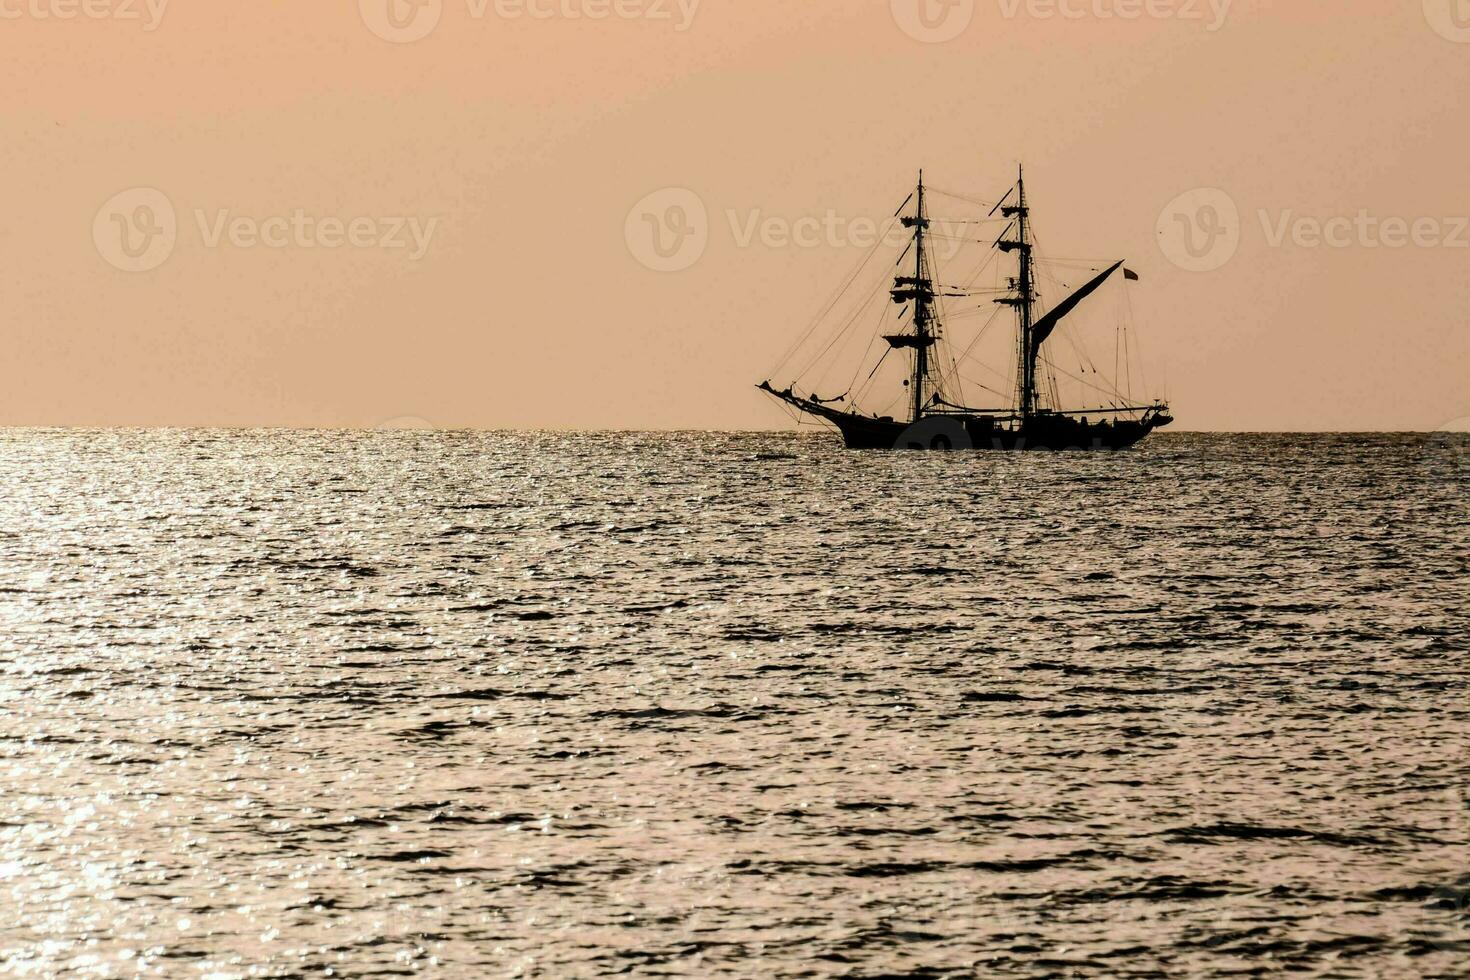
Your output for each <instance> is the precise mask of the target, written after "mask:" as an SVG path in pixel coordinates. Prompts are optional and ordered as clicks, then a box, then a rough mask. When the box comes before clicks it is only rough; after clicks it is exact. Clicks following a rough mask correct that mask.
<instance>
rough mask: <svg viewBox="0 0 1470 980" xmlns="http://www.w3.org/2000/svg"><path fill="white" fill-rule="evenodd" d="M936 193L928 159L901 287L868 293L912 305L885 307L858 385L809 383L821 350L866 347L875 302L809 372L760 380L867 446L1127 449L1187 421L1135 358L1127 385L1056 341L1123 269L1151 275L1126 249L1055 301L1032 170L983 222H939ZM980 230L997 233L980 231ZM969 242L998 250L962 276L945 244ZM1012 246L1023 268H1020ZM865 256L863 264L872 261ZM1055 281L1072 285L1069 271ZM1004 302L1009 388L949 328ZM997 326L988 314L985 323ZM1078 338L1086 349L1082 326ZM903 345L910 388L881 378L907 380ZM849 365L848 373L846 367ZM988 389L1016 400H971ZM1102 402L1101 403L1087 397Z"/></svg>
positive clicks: (903, 241)
mask: <svg viewBox="0 0 1470 980" xmlns="http://www.w3.org/2000/svg"><path fill="white" fill-rule="evenodd" d="M939 193H941V194H945V195H946V196H949V197H953V198H955V199H956V200H959V201H963V202H968V203H969V204H970V205H978V206H980V207H984V206H985V202H979V201H975V200H973V199H971V198H968V197H963V196H961V195H949V194H947V193H946V192H939ZM930 196H932V194H931V192H930V191H928V190H927V189H926V188H925V185H924V174H923V171H920V172H919V180H918V186H917V187H916V188H915V189H914V190H913V191H912V192H910V194H909V196H908V197H907V198H905V200H904V202H903V203H902V204H901V205H899V208H898V210H897V211H895V212H894V215H893V220H892V221H891V222H890V228H891V229H893V230H894V231H898V229H900V228H901V229H902V231H901V232H899V233H898V234H897V235H889V236H886V237H887V238H888V239H889V240H892V241H893V242H894V243H895V244H898V245H900V246H901V248H900V255H899V257H898V260H897V262H896V263H895V266H894V268H895V270H896V275H893V276H892V285H891V286H890V287H888V288H887V290H886V291H887V294H888V295H887V297H886V298H885V297H882V296H881V289H882V287H883V285H884V283H886V282H887V279H888V276H887V275H886V274H885V275H884V276H883V278H881V279H880V280H878V282H877V284H876V287H875V288H874V290H873V294H872V295H870V296H869V298H868V300H869V302H868V303H867V304H866V305H867V306H871V307H875V308H877V307H881V308H882V309H891V307H890V306H889V304H892V305H894V306H897V307H899V308H900V309H899V313H898V314H897V317H896V321H895V319H892V318H891V317H892V314H891V313H890V314H882V313H881V309H880V319H879V325H878V327H877V328H876V329H874V330H873V331H872V333H871V335H870V336H869V337H868V338H867V340H868V343H867V346H866V348H864V349H863V351H862V358H861V359H859V361H858V367H857V369H856V370H854V371H853V372H852V374H851V378H852V380H851V382H850V383H849V384H848V390H846V391H843V392H841V393H840V394H837V395H831V396H829V397H822V396H821V395H820V394H818V393H817V392H816V391H815V390H813V389H812V388H810V387H809V388H807V390H806V391H805V392H802V391H800V390H798V385H799V384H800V383H801V380H802V378H803V377H806V376H808V375H810V374H811V373H812V368H813V367H815V366H819V365H820V361H821V355H822V354H827V353H831V352H832V351H833V350H834V348H838V346H839V342H841V343H842V346H843V347H844V348H846V349H849V350H851V349H852V346H853V345H852V343H851V340H852V338H850V337H846V339H844V338H845V336H846V334H848V333H850V332H851V328H852V327H853V325H854V324H855V323H856V322H858V320H859V319H860V316H859V315H860V314H861V313H862V311H863V308H864V304H862V303H859V304H857V306H856V307H855V310H856V312H855V313H854V314H853V316H852V317H851V318H850V319H849V320H848V321H847V322H846V324H845V325H844V326H843V335H842V336H839V337H837V338H833V339H832V340H831V341H830V342H827V343H826V345H825V348H823V346H822V341H823V339H824V338H823V336H822V335H817V336H816V341H817V343H816V344H815V346H816V347H817V348H818V357H817V358H816V360H815V361H814V362H813V363H812V364H808V365H806V367H804V368H803V369H802V370H801V371H797V372H795V373H796V374H797V375H798V377H797V378H795V379H793V380H791V381H788V382H787V383H785V384H784V385H782V386H781V387H778V386H777V384H776V383H775V382H774V381H773V380H772V379H771V378H767V380H765V381H762V382H761V383H760V384H759V385H757V387H758V388H759V389H760V390H762V391H764V392H766V393H767V394H768V395H770V396H772V397H774V398H776V399H778V400H779V401H781V402H782V403H783V404H785V405H787V406H789V407H790V408H791V409H794V411H795V414H796V415H797V417H798V419H814V420H818V421H821V422H826V423H830V424H832V425H834V426H835V427H836V428H837V430H838V431H840V432H841V433H842V438H843V440H844V441H845V443H846V444H847V446H848V447H850V448H853V449H996V450H1031V449H1051V450H1065V449H1076V450H1103V449H1109V450H1114V449H1123V448H1126V447H1129V446H1132V445H1134V444H1135V443H1137V442H1138V441H1139V440H1141V439H1143V438H1144V437H1146V436H1147V435H1148V434H1149V433H1151V432H1152V431H1154V430H1155V429H1158V428H1161V427H1163V426H1166V425H1168V424H1170V423H1171V422H1173V418H1172V417H1171V416H1170V414H1169V406H1168V404H1167V403H1166V402H1164V401H1162V400H1160V399H1152V400H1144V399H1139V398H1135V397H1132V394H1131V388H1132V367H1131V364H1130V366H1129V367H1128V369H1127V370H1128V382H1127V389H1128V390H1127V391H1124V390H1119V387H1118V382H1117V381H1116V379H1113V380H1109V379H1108V378H1107V377H1106V376H1105V375H1104V374H1103V373H1102V372H1101V371H1100V369H1098V368H1097V366H1096V362H1095V361H1093V360H1092V359H1090V358H1088V357H1087V355H1086V354H1085V353H1084V354H1083V355H1082V357H1083V359H1084V363H1083V364H1081V365H1080V366H1079V367H1078V368H1077V371H1078V372H1079V373H1072V372H1069V371H1067V370H1066V369H1065V368H1063V367H1061V366H1060V365H1059V363H1058V360H1059V359H1056V358H1053V357H1051V356H1050V347H1049V346H1048V341H1052V343H1053V344H1055V342H1056V341H1055V339H1054V338H1055V337H1056V336H1057V335H1058V333H1059V328H1063V327H1065V326H1066V318H1067V317H1068V316H1070V315H1071V314H1073V313H1074V311H1076V310H1078V308H1079V307H1081V306H1082V305H1083V303H1084V301H1085V300H1087V298H1088V297H1090V296H1092V295H1093V294H1094V293H1097V292H1098V291H1099V290H1100V289H1101V288H1102V287H1103V286H1104V284H1105V283H1108V282H1109V280H1113V279H1114V278H1115V276H1116V274H1117V273H1118V272H1119V271H1120V270H1121V271H1122V273H1123V275H1122V277H1121V280H1122V281H1123V284H1124V285H1125V286H1126V285H1127V283H1128V282H1130V281H1136V280H1137V279H1138V276H1137V275H1136V274H1135V273H1134V272H1132V270H1129V269H1127V268H1125V267H1124V263H1123V262H1122V261H1118V262H1111V263H1109V264H1107V265H1106V268H1102V269H1101V270H1100V271H1099V270H1098V268H1097V266H1096V265H1094V267H1093V268H1091V269H1089V270H1087V272H1086V273H1085V274H1086V275H1087V279H1086V281H1084V282H1082V283H1081V285H1078V286H1075V287H1072V286H1067V287H1066V288H1067V289H1068V291H1067V292H1065V293H1064V294H1062V295H1063V296H1064V298H1062V299H1061V300H1060V301H1059V302H1056V303H1054V304H1053V305H1051V306H1050V307H1049V308H1043V303H1042V300H1041V295H1040V290H1039V286H1038V269H1039V266H1038V261H1039V260H1038V258H1037V256H1036V254H1035V244H1034V240H1033V239H1034V233H1033V228H1032V222H1031V209H1030V204H1029V202H1028V200H1027V196H1026V181H1025V174H1024V172H1022V171H1020V170H1019V169H1018V171H1017V178H1016V182H1015V183H1014V184H1013V185H1011V187H1010V188H1009V189H1008V190H1007V191H1006V193H1005V195H1004V196H1003V197H1002V198H1001V199H1000V201H998V202H996V203H995V204H994V205H993V206H992V207H991V210H990V213H989V214H988V215H986V216H985V218H983V219H979V220H976V221H972V222H959V223H953V224H948V223H947V224H946V225H945V227H944V228H941V229H935V228H933V227H932V224H933V222H932V220H931V218H930V215H929V201H928V198H929V197H930ZM910 204H912V210H909V206H910ZM996 228H999V229H1000V230H999V233H998V234H992V233H989V232H993V230H994V229H996ZM974 229H979V230H982V231H985V230H987V229H988V230H989V231H988V232H987V233H986V234H984V235H980V234H977V232H976V231H975V230H974ZM966 242H973V243H974V244H977V245H979V246H981V247H982V251H983V252H985V253H987V254H984V255H982V256H981V258H980V259H979V261H978V262H977V266H978V268H977V269H975V270H966V269H959V270H957V272H956V274H954V275H953V276H951V277H950V278H943V277H944V276H946V275H949V274H950V270H949V268H946V269H944V270H941V269H940V268H939V267H938V265H939V263H938V261H937V256H936V254H935V253H936V252H938V251H941V250H943V249H949V248H952V247H953V245H954V243H961V244H963V243H966ZM876 244H882V240H881V239H880V241H879V242H878V243H875V249H874V251H876ZM936 244H938V245H939V246H940V247H938V248H937V247H936ZM871 257H872V256H871V253H870V255H869V256H868V257H866V258H865V260H864V264H865V265H868V264H871V263H870V262H869V261H868V259H869V258H871ZM953 257H954V256H953V255H952V256H950V258H953ZM1012 257H1013V259H1014V274H1010V261H1011V258H1012ZM992 260H993V261H992ZM1002 265H1003V266H1004V267H1002ZM862 268H863V267H862V266H860V267H859V272H861V271H862ZM987 268H989V269H991V276H992V284H991V285H988V286H987V285H986V284H984V283H982V282H981V280H982V278H983V274H984V272H985V270H986V269H987ZM859 278H860V277H859V275H858V273H854V274H853V275H852V276H851V277H849V279H848V281H847V282H846V283H845V284H844V287H845V288H844V290H840V291H839V294H838V297H837V298H836V299H834V300H833V301H832V303H831V304H829V305H828V307H827V310H828V311H831V310H835V309H838V308H839V307H838V304H839V302H840V300H841V298H842V295H843V293H844V292H845V291H846V290H847V289H850V288H851V287H852V286H853V285H855V284H857V283H858V281H859ZM1049 285H1051V286H1055V287H1062V286H1064V285H1065V284H1063V283H1062V282H1060V280H1057V281H1054V282H1052V283H1050V284H1049ZM987 294H989V295H987ZM992 304H993V309H994V311H995V313H1000V312H1003V311H1005V310H1013V311H1014V317H1015V326H1016V332H1015V337H1014V343H1013V344H1011V345H1009V346H1010V350H1009V353H1010V355H1011V356H1010V357H1009V358H1007V360H1009V361H1010V364H1009V365H1008V369H1009V372H1010V373H1009V374H1008V375H1006V378H1007V381H1011V382H1013V383H1011V384H1009V385H1008V386H1007V387H1008V389H1009V390H1006V389H1005V388H997V387H995V385H994V382H993V380H992V381H991V383H989V384H986V383H967V375H966V374H965V371H966V370H968V367H969V364H970V361H971V358H972V353H973V349H974V347H975V344H976V341H977V340H978V339H980V338H979V337H972V338H970V343H969V344H968V345H967V346H965V347H964V348H963V349H957V346H956V345H955V344H953V343H951V341H950V336H951V334H952V333H954V332H955V331H952V330H950V329H949V327H948V325H947V323H948V320H950V319H951V318H952V317H954V318H958V317H961V316H966V317H971V318H973V317H974V316H975V314H977V313H979V312H980V311H982V310H983V309H985V308H986V307H990V306H992ZM820 319H821V318H820V317H819V321H820ZM991 319H993V316H992V318H991ZM895 322H896V323H897V328H896V329H895V328H894V323H895ZM819 325H820V323H814V324H813V325H812V329H811V330H809V331H808V336H807V337H806V338H803V340H801V341H798V342H797V345H796V346H795V347H794V348H793V350H792V352H791V353H790V354H788V357H787V358H786V359H785V360H783V363H782V366H781V367H780V368H778V369H777V370H778V371H779V370H783V369H785V368H787V367H789V366H790V362H791V361H792V360H793V357H794V356H795V354H796V353H798V352H799V351H800V349H801V348H802V346H803V344H804V343H805V342H806V341H807V340H809V339H811V336H812V335H813V333H814V332H815V330H816V328H817V327H818V326H819ZM989 325H990V321H989V320H987V321H986V323H985V327H988V326H989ZM983 332H984V331H983V329H982V331H981V333H983ZM1116 338H1117V339H1116V341H1115V351H1114V364H1115V368H1116V367H1117V365H1118V364H1119V363H1120V362H1121V360H1122V358H1123V357H1124V356H1125V355H1131V353H1132V351H1131V350H1130V349H1129V345H1128V342H1127V338H1126V336H1125V335H1124V334H1122V333H1118V334H1116ZM961 339H962V340H963V339H964V338H963V337H962V338H961ZM809 346H810V345H809ZM1073 346H1074V348H1075V347H1076V343H1075V338H1074V344H1073ZM1078 349H1079V350H1080V348H1078ZM890 355H897V358H896V359H895V360H897V361H898V362H900V363H902V364H903V367H904V368H905V370H904V371H903V372H902V374H903V376H902V378H901V384H899V385H898V386H897V389H898V390H897V391H894V390H892V389H890V390H888V391H883V390H874V389H875V387H876V385H875V382H876V381H877V380H878V378H879V372H880V370H881V369H883V368H884V367H885V366H886V367H887V368H888V371H889V375H888V376H886V377H887V379H888V380H889V381H890V383H891V382H899V381H900V379H899V378H898V377H894V375H895V374H896V372H895V371H894V366H895V365H894V361H892V360H890ZM874 359H876V363H874V364H873V367H872V370H871V371H868V372H866V374H865V373H864V369H865V368H866V367H867V366H868V362H869V361H872V360H874ZM904 362H906V363H904ZM986 369H987V370H990V371H991V373H992V374H995V375H996V376H997V377H999V376H1002V375H1001V374H1000V372H998V371H997V370H996V369H995V368H994V367H993V366H986ZM841 373H842V374H843V375H845V374H846V368H845V367H844V368H843V370H842V372H841ZM828 376H830V375H823V377H828ZM1061 376H1065V377H1062V378H1061V379H1062V380H1067V379H1075V380H1076V381H1078V382H1080V384H1068V385H1062V386H1060V387H1059V385H1058V380H1059V377H1061ZM977 387H978V388H982V389H983V390H984V392H986V393H988V395H989V396H990V398H991V399H993V400H994V401H997V402H1000V401H1002V399H1001V398H997V397H994V396H996V395H1003V396H1005V398H1004V402H1005V403H1004V404H1002V405H1000V406H999V407H990V408H974V407H970V406H969V405H968V404H967V402H968V401H970V400H971V399H972V398H974V394H975V393H974V392H973V389H974V388H977ZM1064 389H1065V390H1066V391H1067V393H1069V394H1073V397H1076V394H1081V395H1083V396H1086V397H1084V398H1082V399H1080V400H1082V401H1083V402H1084V403H1083V404H1082V405H1080V406H1078V407H1066V406H1065V405H1064V402H1065V400H1066V399H1065V396H1064V394H1063V391H1064ZM1071 389H1077V392H1076V393H1073V392H1072V391H1071ZM875 400H876V401H877V402H878V403H879V407H878V408H877V409H873V408H871V407H865V406H870V405H871V403H872V402H873V401H875ZM974 400H977V401H978V400H979V399H978V398H974ZM1089 401H1090V402H1091V404H1087V402H1089Z"/></svg>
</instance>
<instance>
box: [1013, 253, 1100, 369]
mask: <svg viewBox="0 0 1470 980" xmlns="http://www.w3.org/2000/svg"><path fill="white" fill-rule="evenodd" d="M1122 267H1123V263H1122V262H1121V261H1120V262H1117V263H1115V264H1113V265H1111V266H1109V267H1108V269H1107V270H1106V271H1105V272H1103V273H1102V274H1101V275H1099V276H1098V277H1097V278H1096V279H1094V280H1092V281H1091V282H1089V283H1088V284H1087V285H1085V286H1083V287H1082V288H1081V289H1079V290H1077V291H1076V292H1075V293H1073V294H1072V295H1071V296H1068V297H1067V298H1066V299H1064V300H1062V301H1061V302H1060V303H1058V304H1057V305H1056V306H1055V307H1053V308H1052V310H1051V312H1050V313H1048V314H1047V315H1046V316H1044V317H1042V318H1041V319H1040V320H1037V321H1036V322H1035V323H1033V324H1032V325H1031V355H1032V356H1033V357H1034V356H1036V352H1037V351H1039V350H1041V345H1042V343H1044V342H1045V341H1046V338H1048V337H1050V336H1051V332H1052V331H1053V330H1055V329H1056V328H1057V324H1058V323H1061V322H1062V317H1064V316H1066V315H1067V314H1068V313H1071V312H1072V311H1073V310H1075V309H1076V308H1077V306H1078V304H1079V303H1081V302H1082V301H1083V300H1084V299H1086V298H1087V297H1089V296H1091V295H1092V294H1093V293H1094V292H1096V291H1097V288H1098V287H1099V286H1101V285H1102V284H1103V283H1105V282H1107V281H1108V276H1111V275H1112V274H1113V273H1115V272H1117V271H1118V270H1119V269H1121V268H1122Z"/></svg>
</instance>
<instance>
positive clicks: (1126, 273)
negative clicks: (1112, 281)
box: [1123, 268, 1138, 282]
mask: <svg viewBox="0 0 1470 980" xmlns="http://www.w3.org/2000/svg"><path fill="white" fill-rule="evenodd" d="M1123 278H1124V279H1127V280H1128V281H1129V282H1137V281H1138V273H1136V272H1134V271H1133V270H1132V269H1128V268H1125V269H1124V270H1123Z"/></svg>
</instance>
